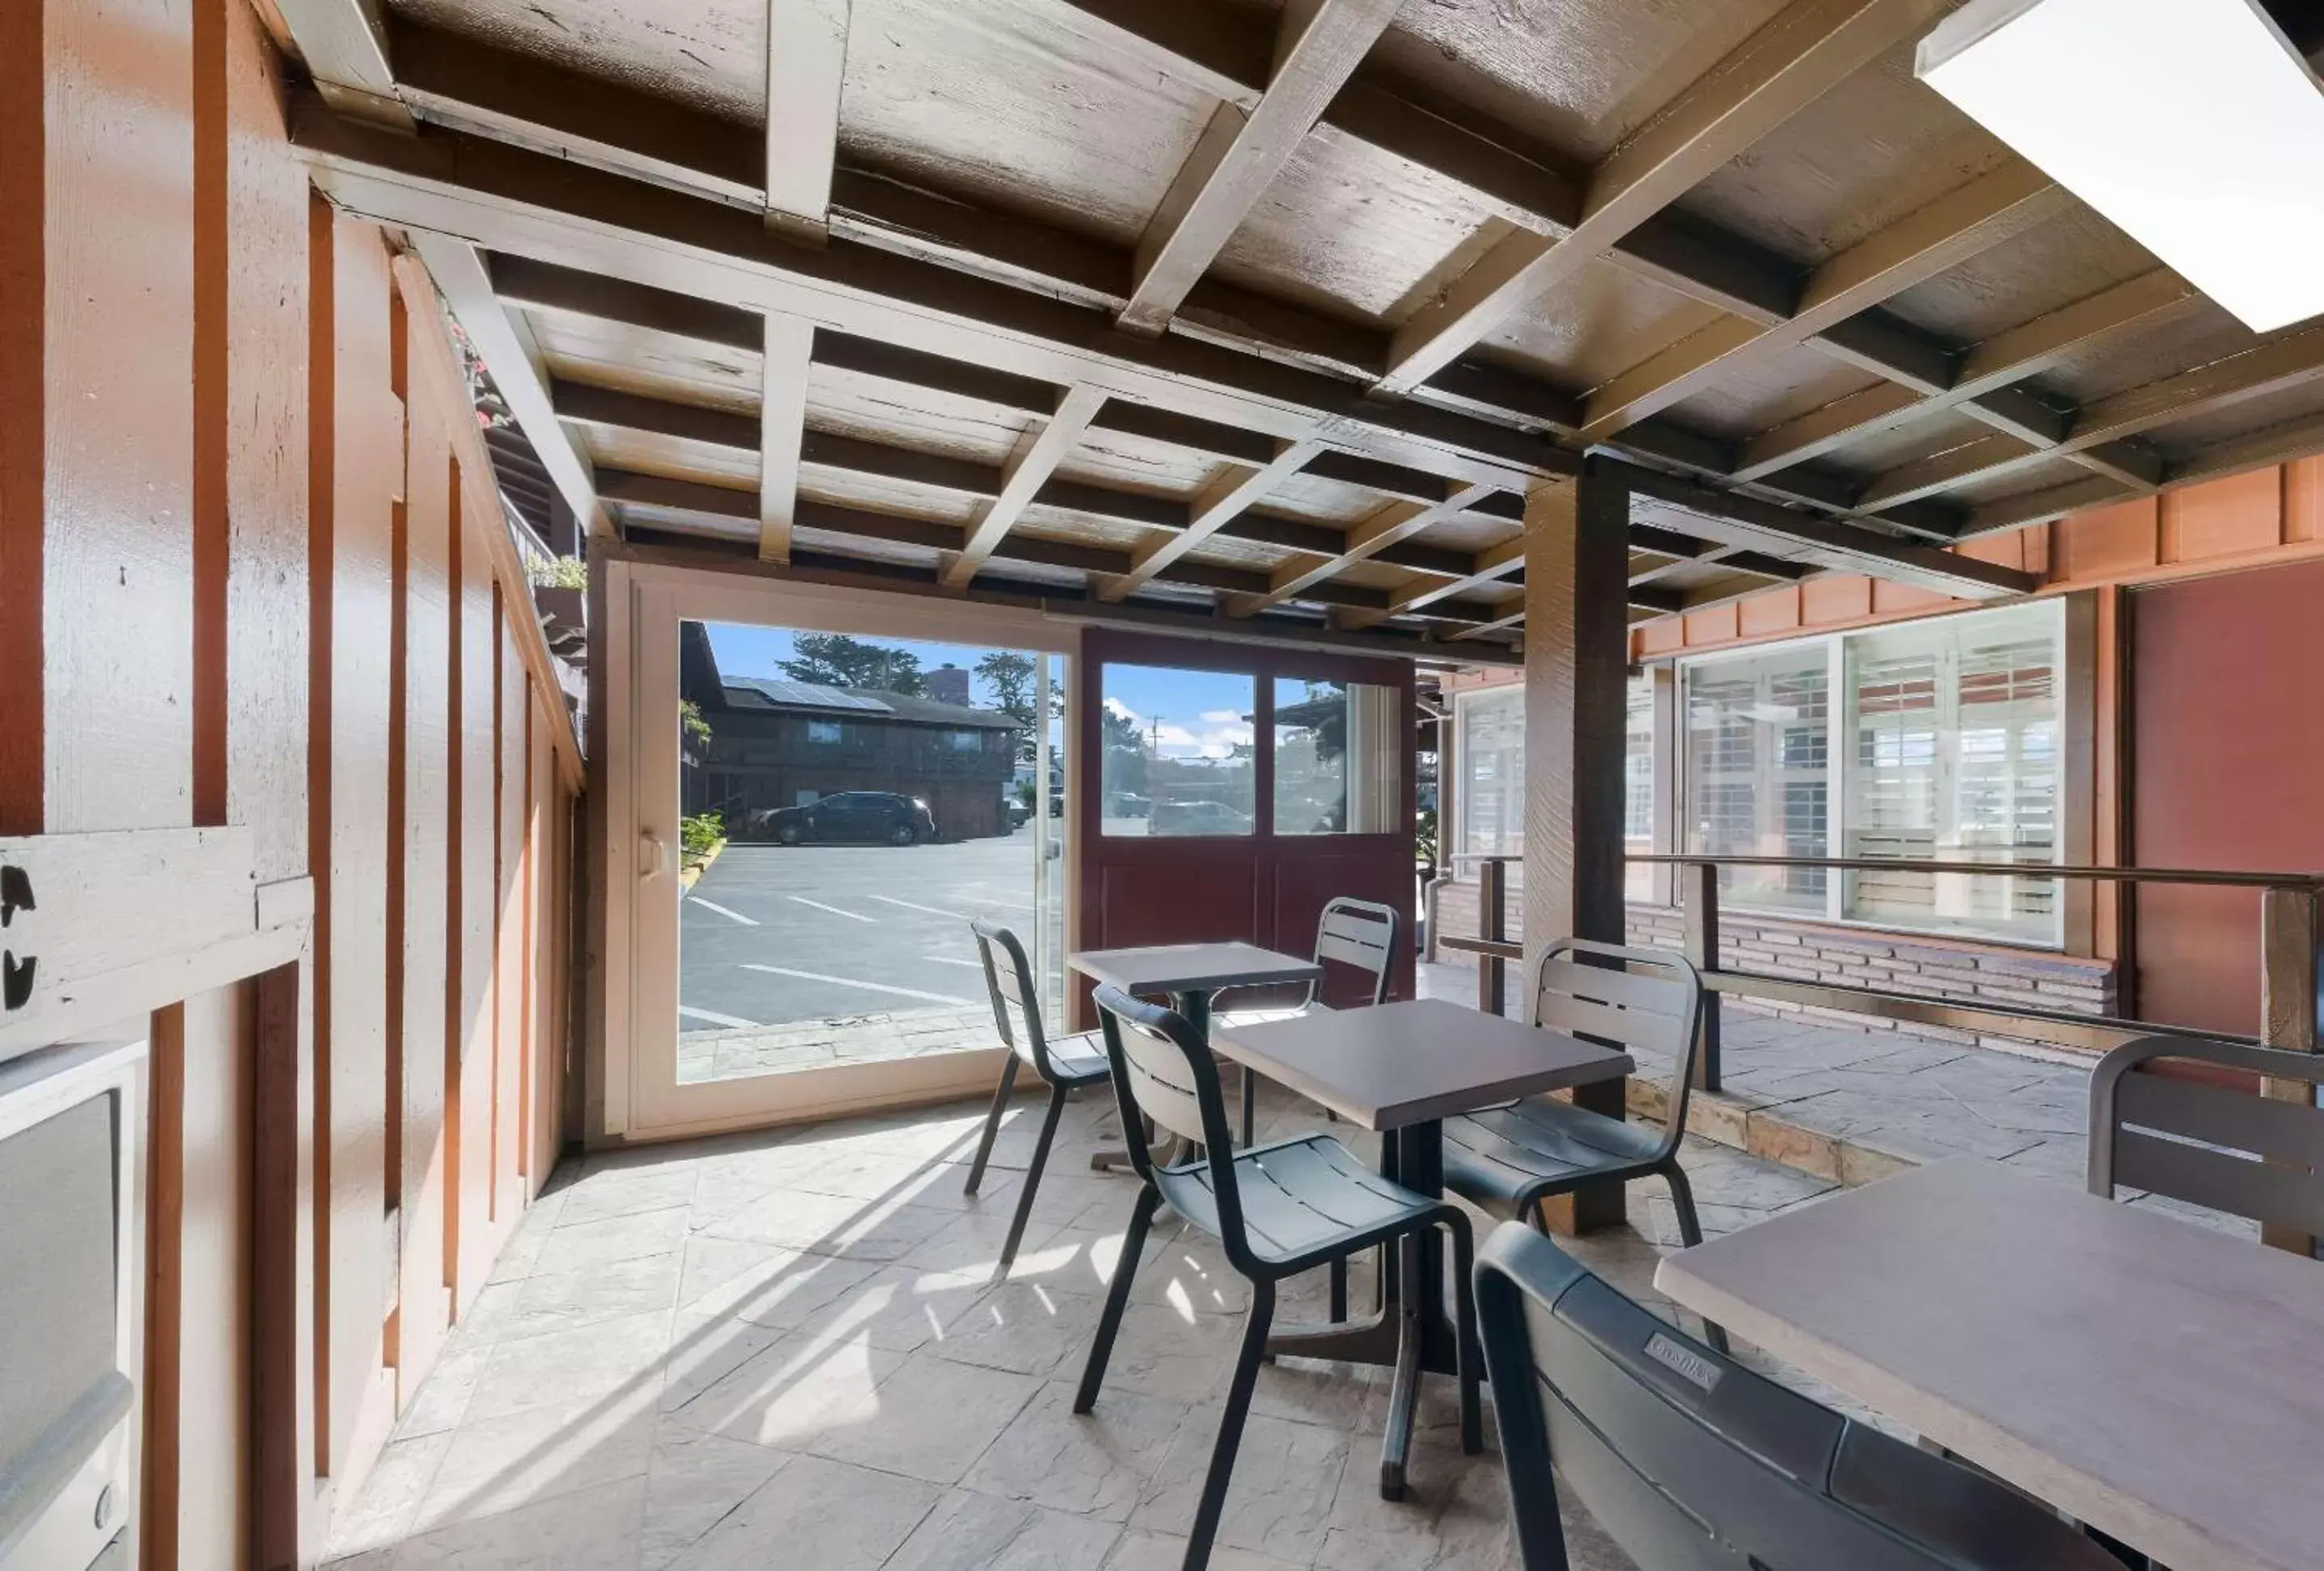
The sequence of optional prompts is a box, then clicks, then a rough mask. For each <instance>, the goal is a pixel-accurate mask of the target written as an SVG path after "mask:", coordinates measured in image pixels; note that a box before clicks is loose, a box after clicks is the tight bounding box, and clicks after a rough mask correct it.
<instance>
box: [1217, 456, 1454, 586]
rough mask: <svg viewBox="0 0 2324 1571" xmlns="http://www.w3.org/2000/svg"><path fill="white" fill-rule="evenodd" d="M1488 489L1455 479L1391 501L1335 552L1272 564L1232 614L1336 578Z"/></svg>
mask: <svg viewBox="0 0 2324 1571" xmlns="http://www.w3.org/2000/svg"><path fill="white" fill-rule="evenodd" d="M1489 494H1491V489H1490V487H1488V486H1480V485H1457V486H1452V487H1448V488H1447V489H1446V491H1445V493H1444V494H1443V497H1442V498H1441V499H1440V500H1438V501H1437V502H1435V503H1434V504H1429V503H1423V502H1408V501H1407V502H1391V503H1390V504H1388V505H1387V506H1386V507H1383V508H1381V509H1380V510H1379V512H1377V513H1373V514H1371V515H1370V516H1369V518H1365V519H1363V520H1361V521H1360V522H1358V523H1357V525H1356V527H1355V528H1353V529H1351V530H1350V531H1348V542H1347V545H1346V548H1345V549H1344V550H1341V551H1340V552H1338V553H1337V554H1336V555H1333V556H1328V557H1311V558H1308V559H1305V560H1302V561H1292V562H1286V564H1284V565H1283V566H1282V567H1280V568H1277V569H1276V570H1275V576H1274V578H1273V580H1272V581H1271V582H1270V583H1269V584H1268V587H1267V592H1266V593H1265V594H1263V595H1259V596H1253V597H1252V598H1250V599H1249V600H1244V601H1238V602H1233V603H1231V604H1230V605H1228V607H1227V610H1228V612H1229V613H1230V614H1231V615H1236V616H1250V615H1254V614H1256V613H1258V612H1259V611H1262V610H1264V609H1266V608H1267V607H1268V606H1269V605H1280V604H1281V603H1282V602H1284V601H1286V600H1296V599H1298V598H1299V597H1301V596H1305V595H1307V594H1309V593H1311V592H1312V591H1313V590H1314V587H1315V586H1317V585H1318V584H1322V583H1323V582H1325V581H1327V580H1329V579H1331V578H1337V577H1338V576H1339V575H1340V574H1342V573H1343V572H1345V571H1346V570H1347V569H1348V568H1351V567H1353V566H1354V565H1355V564H1356V563H1358V562H1362V561H1369V560H1370V559H1372V558H1374V557H1377V556H1378V555H1379V553H1380V552H1382V551H1384V550H1388V548H1389V547H1390V546H1393V545H1396V544H1397V543H1399V542H1400V541H1407V540H1410V539H1412V538H1413V537H1414V536H1415V535H1417V534H1419V533H1421V532H1422V531H1425V530H1426V529H1427V528H1428V527H1429V526H1430V525H1431V524H1434V523H1436V522H1440V521H1441V520H1443V519H1446V518H1450V517H1452V515H1453V514H1454V513H1462V512H1464V511H1466V510H1467V509H1468V508H1470V507H1471V506H1473V505H1475V504H1477V503H1480V502H1482V501H1483V500H1485V498H1486V497H1487V496H1488V495H1489Z"/></svg>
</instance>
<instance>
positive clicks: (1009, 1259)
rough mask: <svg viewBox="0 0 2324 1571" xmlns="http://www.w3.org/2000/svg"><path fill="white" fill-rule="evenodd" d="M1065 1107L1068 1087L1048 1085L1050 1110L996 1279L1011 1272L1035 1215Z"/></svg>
mask: <svg viewBox="0 0 2324 1571" xmlns="http://www.w3.org/2000/svg"><path fill="white" fill-rule="evenodd" d="M1064 1114H1065V1087H1064V1086H1050V1087H1049V1110H1048V1112H1047V1113H1045V1114H1042V1115H1041V1133H1040V1135H1039V1137H1038V1138H1037V1139H1036V1140H1035V1141H1033V1160H1032V1161H1031V1162H1030V1163H1029V1164H1028V1166H1027V1167H1026V1169H1025V1187H1024V1188H1023V1189H1022V1190H1020V1191H1019V1194H1018V1196H1017V1210H1016V1213H1015V1215H1011V1216H1010V1218H1009V1236H1008V1238H1007V1239H1006V1240H1005V1241H1004V1242H1003V1243H1001V1263H1000V1265H999V1266H998V1267H996V1268H995V1269H994V1271H993V1273H992V1277H993V1280H995V1281H998V1280H1001V1278H1002V1277H1005V1276H1007V1275H1008V1274H1009V1268H1010V1266H1011V1265H1013V1264H1015V1263H1016V1260H1017V1245H1018V1243H1019V1242H1020V1241H1021V1240H1022V1239H1023V1238H1024V1236H1025V1224H1026V1223H1027V1222H1028V1221H1029V1220H1031V1218H1032V1215H1033V1194H1034V1191H1036V1190H1037V1189H1038V1188H1039V1187H1041V1172H1042V1169H1045V1168H1047V1166H1048V1165H1049V1143H1050V1142H1051V1141H1054V1140H1056V1138H1057V1120H1058V1119H1059V1118H1060V1117H1061V1116H1063V1115H1064Z"/></svg>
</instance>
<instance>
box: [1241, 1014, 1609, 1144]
mask: <svg viewBox="0 0 2324 1571" xmlns="http://www.w3.org/2000/svg"><path fill="white" fill-rule="evenodd" d="M1211 1047H1212V1049H1213V1050H1214V1051H1216V1052H1217V1053H1219V1054H1221V1055H1222V1057H1225V1058H1232V1059H1234V1060H1235V1061H1236V1062H1237V1063H1240V1064H1248V1065H1250V1067H1252V1068H1254V1069H1256V1070H1258V1071H1259V1073H1260V1074H1262V1075H1264V1076H1266V1077H1268V1079H1270V1080H1273V1081H1275V1082H1277V1084H1279V1085H1283V1086H1289V1087H1290V1088H1291V1089H1292V1090H1294V1091H1296V1092H1298V1093H1299V1094H1300V1095H1302V1096H1305V1097H1306V1098H1307V1099H1308V1100H1310V1101H1312V1102H1319V1103H1321V1104H1323V1105H1324V1106H1325V1107H1328V1108H1330V1109H1331V1110H1332V1111H1333V1112H1334V1113H1336V1114H1339V1115H1340V1116H1341V1117H1342V1118H1344V1119H1346V1120H1347V1121H1348V1122H1349V1123H1353V1124H1355V1125H1357V1126H1358V1127H1359V1128H1362V1129H1369V1130H1387V1129H1402V1128H1404V1127H1405V1126H1406V1125H1407V1124H1414V1123H1427V1122H1428V1121H1429V1120H1431V1119H1440V1118H1451V1117H1452V1116H1454V1115H1455V1114H1462V1113H1473V1112H1475V1111H1476V1110H1477V1109H1479V1108H1480V1107H1489V1106H1491V1105H1493V1104H1495V1103H1498V1102H1507V1101H1508V1100H1509V1099H1510V1098H1511V1097H1515V1096H1529V1095H1533V1094H1535V1092H1540V1091H1557V1090H1563V1088H1565V1087H1566V1086H1583V1085H1589V1084H1592V1083H1594V1082H1596V1081H1600V1080H1611V1079H1614V1078H1617V1077H1619V1076H1623V1075H1627V1074H1629V1073H1630V1072H1631V1070H1632V1068H1633V1067H1635V1066H1633V1065H1632V1064H1631V1062H1630V1056H1629V1055H1628V1053H1624V1052H1619V1051H1617V1050H1616V1049H1611V1048H1601V1047H1598V1046H1596V1045H1595V1044H1593V1043H1591V1042H1584V1041H1579V1040H1575V1039H1574V1038H1572V1037H1569V1036H1567V1035H1565V1034H1564V1033H1563V1032H1561V1031H1552V1030H1542V1029H1540V1028H1538V1027H1535V1026H1529V1025H1521V1024H1519V1023H1518V1022H1517V1021H1513V1020H1504V1019H1502V1018H1501V1017H1500V1016H1499V1015H1495V1014H1484V1013H1481V1012H1479V1011H1477V1010H1473V1009H1470V1008H1467V1007H1465V1006H1463V1005H1462V1004H1458V1003H1450V1002H1448V1001H1446V1000H1444V999H1441V998H1423V999H1411V1000H1406V1001H1405V1002H1403V1003H1382V1004H1376V1005H1373V1006H1371V1007H1369V1008H1366V1009H1342V1010H1325V1011H1319V1012H1316V1013H1314V1014H1306V1015H1300V1016H1296V1017H1295V1018H1293V1019H1290V1020H1277V1021H1264V1022H1254V1023H1250V1024H1246V1025H1236V1024H1232V1023H1231V1022H1228V1021H1213V1022H1212V1024H1211Z"/></svg>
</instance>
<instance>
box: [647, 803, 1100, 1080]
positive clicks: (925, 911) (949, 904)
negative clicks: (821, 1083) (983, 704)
mask: <svg viewBox="0 0 2324 1571" xmlns="http://www.w3.org/2000/svg"><path fill="white" fill-rule="evenodd" d="M1054 832H1055V831H1054V829H1053V830H1052V833H1054ZM1033 855H1034V829H1033V827H1032V826H1030V825H1028V826H1027V827H1024V828H1022V829H1019V830H1018V831H1017V832H1016V833H1015V834H1013V835H1010V836H1006V837H1004V838H996V839H987V840H971V841H965V842H963V843H961V844H958V845H949V846H947V845H935V846H763V845H730V846H727V847H726V849H725V850H724V852H723V853H722V854H721V855H719V857H718V859H717V860H716V861H715V862H713V863H712V864H710V867H709V869H708V870H707V871H706V872H705V873H704V874H703V875H702V878H701V880H700V881H699V882H698V883H696V884H695V886H694V888H693V890H692V891H691V892H689V893H688V895H687V898H686V901H685V902H684V904H683V905H682V906H681V907H680V913H681V914H680V917H679V928H678V935H679V947H678V956H679V959H678V965H679V980H678V1015H679V1019H678V1029H679V1030H680V1031H681V1033H687V1034H692V1033H700V1032H708V1031H729V1030H745V1029H749V1028H752V1027H761V1026H777V1025H784V1024H788V1023H791V1022H795V1021H820V1020H839V1019H846V1018H852V1017H856V1016H861V1015H865V1014H872V1013H894V1012H904V1011H918V1010H929V1009H941V1008H945V1007H951V1008H955V1009H957V1008H961V1007H973V1008H977V1009H982V1008H983V1007H985V1003H986V999H985V991H984V975H983V972H982V969H981V968H980V967H979V966H978V964H977V958H976V947H975V943H974V940H973V938H971V937H970V935H969V931H968V919H970V918H971V917H980V916H981V917H991V918H992V919H996V920H999V921H1002V922H1005V923H1008V924H1009V925H1010V926H1011V927H1013V928H1015V929H1018V930H1019V936H1020V937H1021V938H1023V939H1024V941H1025V947H1026V948H1027V950H1028V953H1029V952H1030V951H1031V950H1032V949H1033V947H1034V944H1033V930H1032V929H1033V921H1034V916H1035V910H1034V900H1033V895H1034V883H1033ZM1058 865H1059V864H1057V863H1056V862H1055V861H1052V862H1051V863H1049V864H1048V866H1049V868H1050V870H1051V871H1052V872H1053V873H1054V871H1055V869H1056V867H1057V866H1058Z"/></svg>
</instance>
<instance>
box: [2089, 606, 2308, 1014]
mask: <svg viewBox="0 0 2324 1571" xmlns="http://www.w3.org/2000/svg"><path fill="white" fill-rule="evenodd" d="M2319 606H2324V563H2314V562H2307V563H2299V564H2295V565H2291V566H2285V567H2277V568H2257V569H2255V570H2253V571H2250V572H2242V573H2223V574H2220V575H2219V576H2218V577H2216V578H2192V579H2188V580H2185V581H2182V582H2180V583H2175V584H2163V585H2157V586H2155V587H2151V588H2144V589H2139V590H2136V591H2135V592H2134V593H2133V595H2132V596H2131V619H2130V622H2131V664H2130V677H2131V714H2132V721H2131V759H2132V769H2133V774H2132V789H2131V819H2132V831H2131V833H2132V839H2131V846H2132V848H2133V851H2134V853H2135V861H2136V863H2137V864H2138V865H2140V866H2143V867H2184V868H2218V869H2222V870H2226V871H2231V872H2253V873H2281V872H2300V871H2307V870H2314V869H2319V868H2324V806H2319V804H2324V794H2319V781H2324V704H2319V703H2317V702H2316V700H2315V698H2314V696H2313V688H2312V683H2313V679H2314V673H2315V672H2317V671H2319V670H2324V616H2319V615H2317V608H2318V607H2319ZM2136 952H2137V978H2136V981H2137V1014H2138V1017H2139V1018H2141V1019H2144V1020H2153V1021H2163V1022H2165V1023H2169V1024H2172V1025H2186V1026H2193V1027H2196V1028H2198V1029H2200V1030H2218V1031H2229V1032H2235V1033H2238V1034H2242V1035H2246V1036H2249V1035H2255V1034H2257V1032H2258V1030H2259V895H2258V892H2257V891H2255V890H2247V889H2190V888H2183V887H2180V886H2177V885H2170V884H2150V885H2144V886H2142V887H2141V888H2140V890H2139V892H2138V897H2137V928H2136Z"/></svg>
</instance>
